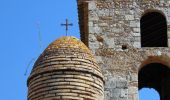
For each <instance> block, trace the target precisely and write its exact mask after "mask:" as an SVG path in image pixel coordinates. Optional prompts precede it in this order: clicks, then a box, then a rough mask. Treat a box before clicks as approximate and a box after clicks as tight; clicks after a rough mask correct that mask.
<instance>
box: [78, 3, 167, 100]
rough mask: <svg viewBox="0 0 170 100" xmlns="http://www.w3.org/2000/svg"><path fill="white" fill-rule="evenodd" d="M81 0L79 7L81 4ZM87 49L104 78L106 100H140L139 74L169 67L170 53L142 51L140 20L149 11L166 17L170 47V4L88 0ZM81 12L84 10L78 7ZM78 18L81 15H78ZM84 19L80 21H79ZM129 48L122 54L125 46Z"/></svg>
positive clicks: (159, 49) (152, 50) (148, 49)
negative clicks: (158, 65) (160, 66)
mask: <svg viewBox="0 0 170 100" xmlns="http://www.w3.org/2000/svg"><path fill="white" fill-rule="evenodd" d="M82 2H83V1H82V0H78V4H79V6H80V3H82ZM85 2H87V3H88V22H86V23H81V24H87V25H88V33H83V32H81V34H84V35H87V34H88V40H87V41H88V46H89V48H90V49H91V50H92V51H93V53H94V55H95V57H96V59H97V62H98V64H99V65H100V67H101V68H102V71H103V74H104V77H105V100H138V71H139V69H140V68H141V67H143V66H144V65H146V64H148V63H152V62H157V63H163V64H165V65H167V66H170V63H169V59H170V53H169V52H170V49H169V48H168V47H165V48H146V47H145V48H141V42H140V41H141V40H140V38H141V37H140V36H141V35H140V19H141V17H142V15H143V14H145V13H146V12H148V11H152V10H154V11H155V10H156V11H158V12H161V13H163V14H164V15H165V17H166V19H167V26H168V33H167V34H168V41H169V43H168V44H169V46H170V1H169V0H88V1H87V0H86V1H85ZM79 8H81V7H79ZM79 17H81V15H80V14H79ZM81 20H83V19H80V21H81ZM123 45H125V46H127V49H125V50H123V49H122V46H123Z"/></svg>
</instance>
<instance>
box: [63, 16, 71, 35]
mask: <svg viewBox="0 0 170 100" xmlns="http://www.w3.org/2000/svg"><path fill="white" fill-rule="evenodd" d="M61 26H65V27H66V36H67V31H68V27H69V26H73V24H72V23H68V19H66V23H65V24H61Z"/></svg>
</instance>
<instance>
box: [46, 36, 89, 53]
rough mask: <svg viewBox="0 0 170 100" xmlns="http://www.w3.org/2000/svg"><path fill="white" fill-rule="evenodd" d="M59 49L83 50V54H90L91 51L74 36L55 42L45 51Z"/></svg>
mask: <svg viewBox="0 0 170 100" xmlns="http://www.w3.org/2000/svg"><path fill="white" fill-rule="evenodd" d="M59 48H70V49H71V48H73V49H80V50H83V52H86V53H90V54H91V52H90V50H89V49H88V48H87V46H86V45H85V44H84V43H83V42H81V41H80V40H79V39H77V38H76V37H72V36H64V37H61V38H59V39H57V40H55V41H54V42H53V43H51V44H50V45H49V46H48V47H47V49H46V50H45V51H48V50H55V49H59Z"/></svg>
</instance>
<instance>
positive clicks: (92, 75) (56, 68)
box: [28, 37, 104, 100]
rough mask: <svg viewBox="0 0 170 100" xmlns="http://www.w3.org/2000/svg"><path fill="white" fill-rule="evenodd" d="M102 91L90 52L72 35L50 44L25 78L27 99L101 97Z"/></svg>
mask: <svg viewBox="0 0 170 100" xmlns="http://www.w3.org/2000/svg"><path fill="white" fill-rule="evenodd" d="M103 91H104V90H103V76H102V73H101V71H100V68H99V67H98V65H97V64H96V61H95V60H94V57H93V55H92V53H91V52H90V50H89V49H88V48H87V47H86V46H85V45H84V44H83V43H82V42H81V41H80V40H78V39H76V38H74V37H61V38H59V39H57V40H56V41H54V42H53V43H52V44H50V45H49V46H48V47H47V49H46V50H45V51H44V52H43V53H42V55H41V56H40V57H39V58H38V60H37V61H36V63H35V64H34V67H33V70H32V72H31V74H30V77H29V78H28V100H73V99H74V100H103V95H104V94H103Z"/></svg>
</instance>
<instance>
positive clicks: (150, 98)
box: [139, 88, 160, 100]
mask: <svg viewBox="0 0 170 100" xmlns="http://www.w3.org/2000/svg"><path fill="white" fill-rule="evenodd" d="M139 100H160V96H159V93H158V92H157V91H156V90H155V89H153V88H142V89H141V90H139Z"/></svg>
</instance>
